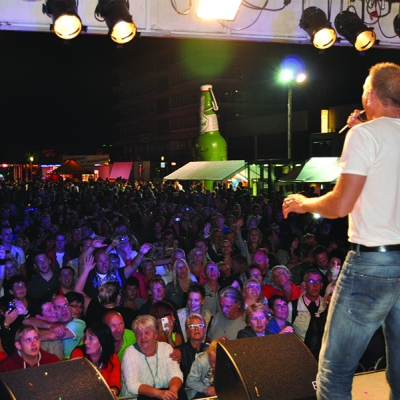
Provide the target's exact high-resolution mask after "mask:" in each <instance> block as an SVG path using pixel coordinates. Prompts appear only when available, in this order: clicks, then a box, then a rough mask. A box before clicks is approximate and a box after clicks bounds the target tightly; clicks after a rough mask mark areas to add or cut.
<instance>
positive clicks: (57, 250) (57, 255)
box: [47, 232, 73, 269]
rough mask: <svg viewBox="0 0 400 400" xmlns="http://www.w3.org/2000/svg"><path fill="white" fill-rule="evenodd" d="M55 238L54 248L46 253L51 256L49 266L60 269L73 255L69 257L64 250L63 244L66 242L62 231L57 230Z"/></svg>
mask: <svg viewBox="0 0 400 400" xmlns="http://www.w3.org/2000/svg"><path fill="white" fill-rule="evenodd" d="M55 239H56V244H55V247H54V249H53V250H51V251H49V252H48V253H47V254H48V256H49V257H50V258H51V268H52V269H60V268H61V267H63V266H64V265H67V263H68V262H69V261H71V260H72V258H73V257H71V256H70V255H69V254H68V253H67V252H66V250H65V245H66V244H67V239H66V237H65V235H64V234H63V233H62V232H57V233H56V234H55Z"/></svg>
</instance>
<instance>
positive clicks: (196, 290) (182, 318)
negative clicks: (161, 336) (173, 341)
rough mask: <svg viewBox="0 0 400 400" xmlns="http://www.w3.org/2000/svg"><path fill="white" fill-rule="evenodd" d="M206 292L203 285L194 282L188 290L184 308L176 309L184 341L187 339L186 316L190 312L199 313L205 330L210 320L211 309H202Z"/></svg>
mask: <svg viewBox="0 0 400 400" xmlns="http://www.w3.org/2000/svg"><path fill="white" fill-rule="evenodd" d="M205 297H206V292H205V290H204V287H203V286H202V285H199V284H194V285H193V286H191V287H190V288H189V290H188V301H187V306H186V307H185V308H181V309H179V310H178V311H177V314H178V319H179V323H180V325H181V329H182V334H183V338H184V341H185V342H186V340H187V333H186V318H187V317H188V316H189V315H191V314H200V315H201V316H202V317H203V318H204V321H205V323H206V331H207V327H208V324H209V323H210V320H211V317H212V315H211V311H210V310H205V309H203V305H204V302H205Z"/></svg>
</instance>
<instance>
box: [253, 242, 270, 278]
mask: <svg viewBox="0 0 400 400" xmlns="http://www.w3.org/2000/svg"><path fill="white" fill-rule="evenodd" d="M252 263H253V264H257V265H258V266H259V267H260V270H261V273H262V285H271V284H272V279H271V271H270V270H269V268H268V267H269V257H268V252H267V251H266V250H263V249H258V250H257V251H255V252H254V253H253V255H252Z"/></svg>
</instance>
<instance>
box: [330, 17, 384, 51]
mask: <svg viewBox="0 0 400 400" xmlns="http://www.w3.org/2000/svg"><path fill="white" fill-rule="evenodd" d="M335 28H336V30H337V32H338V33H339V35H341V36H344V37H345V38H346V39H347V40H348V41H349V42H350V43H351V44H352V45H353V46H354V47H355V48H356V50H358V51H365V50H368V49H369V48H370V47H372V46H373V45H374V43H375V40H376V35H375V32H374V31H373V29H372V28H368V27H367V26H366V25H365V24H364V23H363V22H362V21H361V19H360V18H359V17H358V16H357V15H356V14H354V13H352V12H350V11H342V12H341V13H340V14H338V15H337V16H336V18H335Z"/></svg>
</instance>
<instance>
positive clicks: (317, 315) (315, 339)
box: [289, 270, 327, 360]
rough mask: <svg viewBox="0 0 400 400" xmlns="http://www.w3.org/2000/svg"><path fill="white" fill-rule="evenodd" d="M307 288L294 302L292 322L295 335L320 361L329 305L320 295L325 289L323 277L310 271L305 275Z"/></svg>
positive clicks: (317, 272) (316, 272)
mask: <svg viewBox="0 0 400 400" xmlns="http://www.w3.org/2000/svg"><path fill="white" fill-rule="evenodd" d="M304 283H305V287H306V291H305V293H303V294H302V295H301V296H300V297H299V299H297V300H294V301H292V313H291V316H290V318H289V320H290V321H292V324H293V328H294V332H295V334H296V335H297V336H298V337H299V338H300V339H301V340H302V341H303V342H304V344H305V345H306V346H307V347H308V348H309V349H310V351H311V353H312V354H313V355H314V357H315V358H316V359H317V360H318V355H319V351H320V349H321V344H322V335H323V333H324V328H325V322H326V316H327V305H326V301H325V300H324V298H323V297H322V296H321V295H320V294H321V290H322V287H323V281H322V275H321V273H320V272H319V271H317V270H309V271H307V272H306V274H305V275H304Z"/></svg>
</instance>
